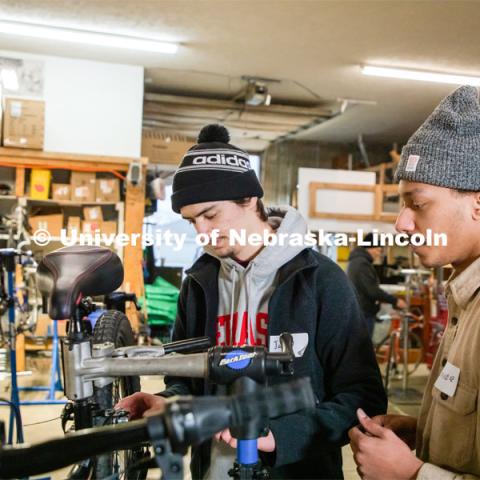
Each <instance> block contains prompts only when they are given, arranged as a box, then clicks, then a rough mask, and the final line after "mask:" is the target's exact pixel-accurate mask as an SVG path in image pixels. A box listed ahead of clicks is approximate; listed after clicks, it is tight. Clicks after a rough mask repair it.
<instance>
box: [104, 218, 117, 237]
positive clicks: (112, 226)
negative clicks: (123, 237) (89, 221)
mask: <svg viewBox="0 0 480 480" xmlns="http://www.w3.org/2000/svg"><path fill="white" fill-rule="evenodd" d="M101 231H102V233H105V235H112V234H113V235H116V234H117V222H114V221H107V222H102V229H101Z"/></svg>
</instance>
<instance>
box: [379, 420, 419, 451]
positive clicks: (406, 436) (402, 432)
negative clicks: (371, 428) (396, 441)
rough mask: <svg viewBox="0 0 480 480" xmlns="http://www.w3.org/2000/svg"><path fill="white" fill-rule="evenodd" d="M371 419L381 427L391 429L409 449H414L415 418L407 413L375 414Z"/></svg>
mask: <svg viewBox="0 0 480 480" xmlns="http://www.w3.org/2000/svg"><path fill="white" fill-rule="evenodd" d="M372 420H373V421H374V422H375V423H377V424H378V425H381V426H382V427H385V428H388V429H389V430H392V432H394V433H395V435H397V436H398V437H400V439H401V440H403V441H404V442H405V443H406V444H407V445H408V446H409V447H410V450H414V449H415V443H416V436H417V419H416V418H415V417H409V416H408V415H377V416H376V417H373V418H372Z"/></svg>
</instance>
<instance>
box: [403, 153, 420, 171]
mask: <svg viewBox="0 0 480 480" xmlns="http://www.w3.org/2000/svg"><path fill="white" fill-rule="evenodd" d="M419 161H420V155H409V157H408V160H407V166H406V167H405V171H406V172H415V171H416V170H417V165H418V162H419Z"/></svg>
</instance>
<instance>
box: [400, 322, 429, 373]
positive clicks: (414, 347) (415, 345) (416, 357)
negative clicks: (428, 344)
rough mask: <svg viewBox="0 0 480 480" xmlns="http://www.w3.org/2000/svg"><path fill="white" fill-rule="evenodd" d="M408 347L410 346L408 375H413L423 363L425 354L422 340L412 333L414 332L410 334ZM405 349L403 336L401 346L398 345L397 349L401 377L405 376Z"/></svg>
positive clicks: (408, 351) (401, 336)
mask: <svg viewBox="0 0 480 480" xmlns="http://www.w3.org/2000/svg"><path fill="white" fill-rule="evenodd" d="M407 345H408V349H407V359H408V362H407V365H408V367H407V371H408V374H409V375H411V374H412V373H413V372H414V371H415V370H416V369H417V368H418V367H419V366H420V364H421V363H422V360H423V358H424V353H425V352H424V348H423V342H422V339H421V338H420V336H419V335H417V334H416V333H415V332H412V331H410V332H408V342H407ZM403 349H404V341H403V335H400V341H399V345H398V348H396V363H397V371H398V374H399V375H400V376H402V375H403V371H404V356H403Z"/></svg>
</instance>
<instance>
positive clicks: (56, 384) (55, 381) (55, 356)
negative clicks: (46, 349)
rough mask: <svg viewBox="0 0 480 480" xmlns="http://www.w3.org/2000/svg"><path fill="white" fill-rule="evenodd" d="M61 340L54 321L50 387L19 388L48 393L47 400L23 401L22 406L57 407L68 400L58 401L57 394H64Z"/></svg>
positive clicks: (20, 388)
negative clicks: (60, 352) (60, 350)
mask: <svg viewBox="0 0 480 480" xmlns="http://www.w3.org/2000/svg"><path fill="white" fill-rule="evenodd" d="M59 344H60V342H59V339H58V324H57V321H56V320H54V321H53V336H52V366H51V367H50V385H49V386H34V387H19V388H18V390H20V391H24V392H25V391H28V392H38V391H40V392H42V391H47V392H48V394H47V398H45V399H44V400H22V401H21V402H20V405H57V404H64V403H66V400H57V399H56V398H55V392H63V386H62V380H61V378H62V374H61V370H60V355H59Z"/></svg>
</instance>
